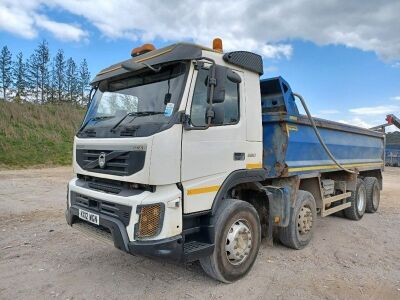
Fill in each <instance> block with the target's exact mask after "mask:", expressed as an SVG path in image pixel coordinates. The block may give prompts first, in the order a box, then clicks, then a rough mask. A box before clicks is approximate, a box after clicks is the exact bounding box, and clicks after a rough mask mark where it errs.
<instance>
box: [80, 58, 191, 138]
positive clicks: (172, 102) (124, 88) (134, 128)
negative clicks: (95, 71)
mask: <svg viewBox="0 0 400 300" xmlns="http://www.w3.org/2000/svg"><path fill="white" fill-rule="evenodd" d="M186 73H187V66H186V64H185V63H175V64H172V65H167V66H162V67H161V70H160V71H158V72H156V71H154V70H150V69H147V70H145V71H144V72H141V73H140V74H136V75H134V76H130V77H126V78H123V79H119V80H114V81H111V82H100V83H99V85H98V88H97V90H96V92H95V94H94V96H93V99H92V101H91V103H90V105H89V108H88V112H87V114H86V116H85V120H84V122H83V125H82V126H84V127H85V128H84V129H83V130H81V131H80V132H79V133H78V136H79V137H94V136H95V137H121V133H123V136H146V135H149V134H153V133H155V132H157V131H158V130H160V129H161V128H162V127H163V126H164V127H165V125H166V124H168V123H169V122H170V121H171V119H172V117H173V115H174V113H175V112H176V111H177V109H178V107H179V103H180V99H181V97H182V92H183V89H184V86H185V81H186ZM128 131H130V132H131V133H132V134H127V132H128Z"/></svg>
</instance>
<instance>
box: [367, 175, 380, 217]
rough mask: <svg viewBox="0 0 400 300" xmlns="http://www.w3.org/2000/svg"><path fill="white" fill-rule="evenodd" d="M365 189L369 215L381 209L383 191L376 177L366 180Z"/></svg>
mask: <svg viewBox="0 0 400 300" xmlns="http://www.w3.org/2000/svg"><path fill="white" fill-rule="evenodd" d="M364 183H365V188H366V189H367V205H366V207H365V211H366V212H367V213H375V212H376V211H377V210H378V207H379V201H380V199H381V189H380V187H379V182H378V179H377V178H375V177H365V178H364Z"/></svg>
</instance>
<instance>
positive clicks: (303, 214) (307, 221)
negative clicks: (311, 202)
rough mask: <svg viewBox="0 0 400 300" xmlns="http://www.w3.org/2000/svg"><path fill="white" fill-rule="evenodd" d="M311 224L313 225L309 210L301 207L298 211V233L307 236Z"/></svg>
mask: <svg viewBox="0 0 400 300" xmlns="http://www.w3.org/2000/svg"><path fill="white" fill-rule="evenodd" d="M312 223H313V216H312V212H311V209H310V208H309V207H307V206H303V207H302V208H301V209H300V213H299V216H298V222H297V229H298V231H299V233H300V234H307V233H308V232H309V231H310V230H311V227H312Z"/></svg>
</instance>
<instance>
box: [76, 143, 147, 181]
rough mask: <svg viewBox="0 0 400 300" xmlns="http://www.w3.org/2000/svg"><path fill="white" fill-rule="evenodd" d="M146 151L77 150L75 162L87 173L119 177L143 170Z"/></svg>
mask: <svg viewBox="0 0 400 300" xmlns="http://www.w3.org/2000/svg"><path fill="white" fill-rule="evenodd" d="M145 157H146V151H119V150H114V151H113V150H93V149H77V150H76V160H77V162H78V164H79V166H80V167H81V168H82V169H84V170H87V171H91V172H97V173H105V174H112V175H119V176H127V175H132V174H134V173H136V172H138V171H140V170H141V169H143V166H144V161H145Z"/></svg>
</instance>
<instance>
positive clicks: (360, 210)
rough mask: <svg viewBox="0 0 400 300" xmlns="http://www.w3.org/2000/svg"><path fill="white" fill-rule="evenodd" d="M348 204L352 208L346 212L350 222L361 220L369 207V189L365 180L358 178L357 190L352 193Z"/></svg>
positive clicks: (345, 214)
mask: <svg viewBox="0 0 400 300" xmlns="http://www.w3.org/2000/svg"><path fill="white" fill-rule="evenodd" d="M348 202H350V203H351V206H350V207H348V208H346V209H345V210H344V216H345V217H346V218H347V219H350V220H355V221H358V220H361V218H362V217H363V215H364V213H365V208H366V206H367V188H366V187H365V183H364V180H362V179H360V178H358V179H357V186H356V190H355V191H354V192H352V193H351V196H350V197H349V200H348Z"/></svg>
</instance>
